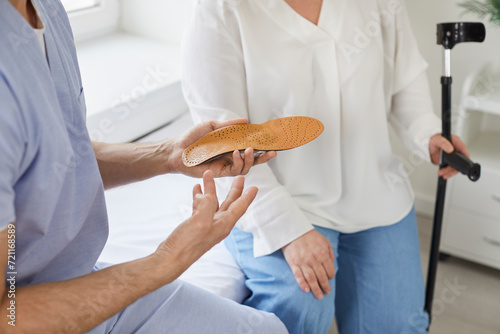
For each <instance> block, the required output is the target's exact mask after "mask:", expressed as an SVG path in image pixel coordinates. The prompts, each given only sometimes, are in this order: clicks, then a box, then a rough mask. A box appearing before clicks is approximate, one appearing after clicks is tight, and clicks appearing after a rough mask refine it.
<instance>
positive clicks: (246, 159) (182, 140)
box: [165, 118, 276, 177]
mask: <svg viewBox="0 0 500 334" xmlns="http://www.w3.org/2000/svg"><path fill="white" fill-rule="evenodd" d="M247 122H248V121H247V120H246V119H244V118H240V119H234V120H230V121H209V122H205V123H201V124H198V125H196V126H195V127H193V128H191V129H190V130H189V131H187V132H186V133H184V134H183V135H181V136H180V137H178V138H176V139H174V141H173V142H170V141H169V142H165V147H167V149H165V151H167V157H168V159H167V171H168V172H180V173H182V174H185V175H188V176H193V177H201V176H202V175H203V173H204V172H205V171H206V170H211V171H212V173H213V176H214V177H223V176H236V175H246V174H247V173H248V171H249V170H250V168H251V167H252V166H256V165H259V164H263V163H266V162H268V161H269V160H271V159H272V158H274V157H276V152H275V151H269V152H266V153H264V154H263V155H261V156H258V157H254V151H253V149H252V148H247V149H246V150H245V152H244V154H243V157H242V155H241V154H240V152H239V151H234V152H232V154H229V153H228V154H226V155H224V156H222V157H220V158H218V159H215V160H212V161H208V162H205V163H203V164H201V165H198V166H194V167H186V166H184V164H183V163H182V159H181V157H182V152H183V151H184V150H185V149H186V148H187V147H188V146H190V145H191V144H193V143H194V142H196V141H197V140H198V139H200V138H201V137H203V136H204V135H206V134H208V133H210V132H212V131H215V130H217V129H220V128H223V127H226V126H229V125H235V124H245V123H247Z"/></svg>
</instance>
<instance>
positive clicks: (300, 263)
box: [283, 230, 335, 299]
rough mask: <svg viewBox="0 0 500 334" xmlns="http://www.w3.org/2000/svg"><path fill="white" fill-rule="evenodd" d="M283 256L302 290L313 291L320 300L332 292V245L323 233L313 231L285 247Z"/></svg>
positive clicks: (333, 273) (333, 269)
mask: <svg viewBox="0 0 500 334" xmlns="http://www.w3.org/2000/svg"><path fill="white" fill-rule="evenodd" d="M283 254H284V256H285V259H286V261H287V262H288V265H289V266H290V268H291V269H292V272H293V275H294V276H295V279H296V280H297V283H298V284H299V286H300V288H301V289H302V290H304V291H305V292H309V291H312V293H313V294H314V296H315V297H316V298H318V299H322V298H323V293H325V294H329V293H330V292H331V288H330V283H329V282H328V280H330V279H332V278H334V277H335V267H334V266H333V262H334V261H335V256H334V254H333V249H332V245H331V244H330V242H329V241H328V239H327V238H325V237H324V236H323V235H322V234H321V233H319V232H318V231H316V230H312V231H309V232H307V233H306V234H304V235H303V236H301V237H299V238H298V239H295V240H294V241H292V242H291V243H289V244H288V245H286V246H285V247H283Z"/></svg>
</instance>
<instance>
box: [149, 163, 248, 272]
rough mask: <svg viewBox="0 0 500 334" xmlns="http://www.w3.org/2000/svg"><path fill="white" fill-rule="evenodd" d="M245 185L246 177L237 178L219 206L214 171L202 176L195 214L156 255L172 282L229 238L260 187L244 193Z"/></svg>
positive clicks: (196, 196) (174, 232)
mask: <svg viewBox="0 0 500 334" xmlns="http://www.w3.org/2000/svg"><path fill="white" fill-rule="evenodd" d="M244 182H245V180H244V177H243V176H238V177H236V178H235V179H234V181H233V184H232V186H231V189H230V190H229V193H228V195H227V197H226V199H225V201H224V202H223V203H222V204H221V205H220V207H219V202H218V200H217V193H216V189H215V182H214V179H213V175H212V172H211V171H206V172H205V173H204V174H203V185H204V191H202V189H201V186H200V185H199V184H197V185H196V186H195V187H194V189H193V215H192V216H191V218H189V219H188V220H186V221H185V222H183V223H182V224H181V225H179V226H178V227H177V228H176V229H175V230H174V231H173V232H172V234H171V235H170V236H169V237H168V238H167V240H165V241H164V242H163V243H162V244H161V245H160V246H159V247H158V249H157V251H156V253H155V255H156V256H160V257H161V258H162V261H161V263H164V264H165V266H166V267H167V268H168V269H166V272H168V273H169V274H172V275H173V277H171V281H173V280H174V279H176V278H177V277H178V276H180V275H181V274H182V273H183V272H184V271H185V270H186V269H187V268H188V267H189V266H190V265H191V264H193V263H194V262H195V261H196V260H198V259H199V258H200V257H201V256H202V255H203V254H204V253H205V252H207V251H208V250H209V249H210V248H212V247H213V246H215V245H216V244H218V243H219V242H221V241H222V240H223V239H224V238H225V237H227V236H228V235H229V233H230V232H231V229H232V228H233V227H234V225H235V224H236V222H237V221H238V219H240V218H241V216H243V214H244V213H245V212H246V210H247V208H248V206H249V205H250V204H251V203H252V201H253V200H254V199H255V196H256V195H257V188H256V187H251V188H249V189H247V190H246V191H245V192H244V193H243V188H244Z"/></svg>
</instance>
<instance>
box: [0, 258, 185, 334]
mask: <svg viewBox="0 0 500 334" xmlns="http://www.w3.org/2000/svg"><path fill="white" fill-rule="evenodd" d="M160 261H161V259H157V258H156V257H155V256H154V255H153V256H150V257H147V258H144V259H140V260H136V261H132V262H128V263H124V264H120V265H116V266H112V267H109V268H106V269H103V270H100V271H97V272H94V273H91V274H88V275H85V276H82V277H79V278H76V279H72V280H68V281H62V282H54V283H44V284H37V285H32V286H28V287H23V288H18V289H17V291H16V308H17V310H18V314H19V321H18V322H17V323H16V326H15V327H12V326H9V325H7V321H2V323H1V324H0V332H2V333H10V332H12V333H82V332H86V331H89V330H90V329H92V328H94V327H96V326H97V325H99V324H100V323H102V322H104V321H105V320H106V319H108V318H110V317H111V316H113V315H114V314H116V313H117V312H119V311H120V310H122V309H124V308H125V307H127V306H128V305H130V304H132V303H133V302H134V301H136V300H137V299H139V298H141V297H142V296H144V295H146V294H148V293H150V292H152V291H154V290H156V289H158V288H160V287H161V286H163V285H165V284H168V283H170V282H172V281H173V280H174V279H175V278H176V276H178V274H177V273H176V271H175V268H172V269H173V270H172V271H171V272H170V274H169V273H168V272H167V271H166V270H164V268H163V267H164V266H165V262H164V261H161V262H160ZM8 303H9V301H8V299H7V298H4V300H3V301H2V305H1V309H2V310H5V309H6V308H7V307H8V306H9V305H8Z"/></svg>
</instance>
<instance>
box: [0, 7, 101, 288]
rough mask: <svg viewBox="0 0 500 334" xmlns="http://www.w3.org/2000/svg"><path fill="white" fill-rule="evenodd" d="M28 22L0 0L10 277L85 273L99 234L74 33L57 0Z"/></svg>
mask: <svg viewBox="0 0 500 334" xmlns="http://www.w3.org/2000/svg"><path fill="white" fill-rule="evenodd" d="M33 4H34V5H35V7H36V8H37V10H38V14H39V15H40V18H41V19H42V21H43V23H44V25H45V27H46V32H45V41H46V49H47V58H46V57H45V55H44V54H43V53H42V51H41V48H40V44H39V42H38V40H37V38H36V36H35V33H34V31H33V29H32V28H31V27H30V26H29V25H28V23H27V22H26V21H25V20H24V19H23V18H22V17H21V15H20V14H19V13H18V12H17V11H16V10H15V9H14V8H13V7H12V5H11V4H10V2H9V1H8V0H0V228H2V227H4V226H6V225H7V224H9V223H11V222H14V221H15V222H16V265H17V268H16V269H17V272H18V275H17V284H18V285H19V286H24V285H30V284H36V283H43V282H49V281H59V280H67V279H71V278H74V277H77V276H81V275H84V274H87V273H90V272H91V271H92V270H93V267H94V265H95V263H96V261H97V258H98V256H99V254H100V252H101V250H102V248H103V247H104V244H105V242H106V239H107V236H108V223H107V215H106V206H105V202H104V190H103V184H102V180H101V177H100V174H99V170H98V166H97V161H96V158H95V156H94V151H93V149H92V144H91V142H90V139H89V136H88V132H87V129H86V126H85V113H86V111H85V102H84V95H83V89H82V83H81V78H80V72H79V69H78V63H77V59H76V51H75V46H74V42H73V35H72V32H71V28H70V25H69V21H68V17H67V15H66V12H65V10H64V8H63V6H62V5H61V3H60V1H58V0H43V1H42V0H33Z"/></svg>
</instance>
